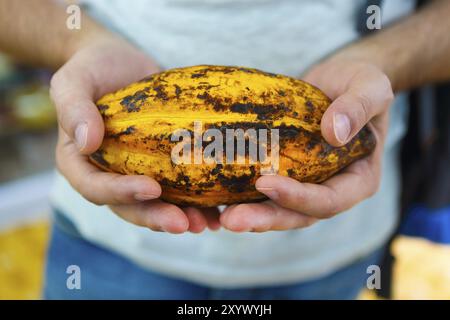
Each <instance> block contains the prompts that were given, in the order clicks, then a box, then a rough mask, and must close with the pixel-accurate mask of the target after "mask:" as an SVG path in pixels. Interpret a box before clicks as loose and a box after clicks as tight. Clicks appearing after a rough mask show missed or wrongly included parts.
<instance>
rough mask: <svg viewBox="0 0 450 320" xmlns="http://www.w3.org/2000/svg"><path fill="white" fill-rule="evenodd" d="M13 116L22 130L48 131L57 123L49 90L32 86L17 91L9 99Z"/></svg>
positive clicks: (39, 85) (43, 86)
mask: <svg viewBox="0 0 450 320" xmlns="http://www.w3.org/2000/svg"><path fill="white" fill-rule="evenodd" d="M8 101H9V107H10V108H11V116H12V119H14V121H15V124H16V126H17V127H18V128H19V129H22V130H46V129H49V128H52V127H53V126H54V124H55V123H56V113H55V108H54V107H53V103H52V101H51V100H50V96H49V88H48V86H46V85H42V84H30V85H26V86H24V87H21V88H20V89H17V90H15V91H14V92H13V93H12V94H11V95H10V96H9V98H8Z"/></svg>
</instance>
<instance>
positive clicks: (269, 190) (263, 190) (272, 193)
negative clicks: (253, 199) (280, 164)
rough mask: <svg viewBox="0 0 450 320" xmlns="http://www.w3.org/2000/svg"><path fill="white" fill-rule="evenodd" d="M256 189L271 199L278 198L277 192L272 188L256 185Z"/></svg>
mask: <svg viewBox="0 0 450 320" xmlns="http://www.w3.org/2000/svg"><path fill="white" fill-rule="evenodd" d="M256 190H258V191H259V192H261V193H264V194H265V195H266V196H268V197H269V198H270V199H272V200H277V199H278V198H279V196H280V195H279V193H278V191H276V190H275V189H273V188H264V187H256Z"/></svg>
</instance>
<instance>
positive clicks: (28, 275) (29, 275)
mask: <svg viewBox="0 0 450 320" xmlns="http://www.w3.org/2000/svg"><path fill="white" fill-rule="evenodd" d="M48 236H49V224H48V223H47V222H40V223H36V224H33V225H28V226H24V227H20V228H17V229H14V230H8V231H7V232H4V233H2V234H0V300H1V299H40V298H41V291H42V280H43V277H42V275H43V272H44V260H45V259H44V258H45V252H46V249H47V242H48Z"/></svg>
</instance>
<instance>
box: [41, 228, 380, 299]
mask: <svg viewBox="0 0 450 320" xmlns="http://www.w3.org/2000/svg"><path fill="white" fill-rule="evenodd" d="M382 253H383V250H382V249H379V250H376V251H375V252H373V253H372V254H370V255H368V256H366V257H364V258H362V259H359V260H358V261H355V262H354V263H352V264H351V265H348V266H346V267H344V268H342V269H340V270H338V271H336V272H334V273H332V274H330V275H327V276H324V277H322V278H320V279H315V280H311V281H305V282H300V283H293V284H289V285H278V286H270V287H262V288H261V287H258V288H244V289H242V288H240V289H217V288H210V287H207V286H204V285H199V284H195V283H192V282H189V281H186V280H182V279H177V278H174V277H170V276H166V275H163V274H159V273H156V272H152V271H148V270H144V269H142V268H141V267H139V266H137V265H135V264H134V263H133V262H131V261H129V260H127V259H126V258H124V257H122V256H120V255H117V254H115V253H114V252H112V251H109V250H106V249H104V248H101V247H99V246H97V245H95V244H93V243H90V242H88V241H86V240H84V239H82V238H81V237H78V236H75V235H73V234H70V233H68V232H66V231H65V230H63V229H61V228H60V227H58V226H57V225H56V224H55V225H54V226H53V230H52V238H51V242H50V246H49V249H48V256H47V265H46V274H45V288H44V298H45V299H181V300H184V299H186V300H191V299H193V300H204V299H267V300H270V299H354V298H355V297H356V296H357V295H358V293H359V292H360V291H361V289H362V288H363V286H365V283H366V279H367V277H368V275H367V274H366V270H367V266H369V265H372V264H378V262H379V261H380V258H381V255H382ZM70 265H77V266H79V267H80V270H81V272H80V274H81V277H80V287H81V288H80V289H72V290H70V289H68V286H67V279H68V278H69V277H70V276H71V274H73V273H72V272H70V273H69V274H68V273H66V270H67V268H68V266H70Z"/></svg>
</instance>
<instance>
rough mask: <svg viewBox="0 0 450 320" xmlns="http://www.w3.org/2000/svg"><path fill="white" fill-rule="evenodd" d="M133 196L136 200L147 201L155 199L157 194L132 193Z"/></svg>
mask: <svg viewBox="0 0 450 320" xmlns="http://www.w3.org/2000/svg"><path fill="white" fill-rule="evenodd" d="M134 198H135V199H136V200H137V201H148V200H153V199H156V198H158V196H157V195H154V194H146V193H136V194H135V195H134Z"/></svg>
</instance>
